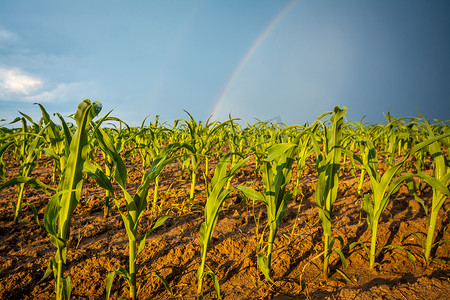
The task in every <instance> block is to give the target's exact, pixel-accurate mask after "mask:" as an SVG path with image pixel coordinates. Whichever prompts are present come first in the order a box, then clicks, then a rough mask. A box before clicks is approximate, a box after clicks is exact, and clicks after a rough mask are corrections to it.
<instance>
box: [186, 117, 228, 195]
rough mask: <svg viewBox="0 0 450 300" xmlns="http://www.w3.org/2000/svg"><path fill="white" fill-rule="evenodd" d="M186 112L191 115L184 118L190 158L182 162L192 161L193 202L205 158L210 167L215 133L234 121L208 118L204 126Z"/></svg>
mask: <svg viewBox="0 0 450 300" xmlns="http://www.w3.org/2000/svg"><path fill="white" fill-rule="evenodd" d="M186 113H187V114H188V115H189V121H187V120H184V119H183V120H182V121H183V122H184V124H185V125H186V127H187V129H188V133H189V135H188V140H187V141H185V143H184V145H183V147H184V148H185V149H186V152H187V157H188V158H187V160H185V161H184V162H182V164H184V165H186V163H190V169H188V171H189V175H190V178H191V188H190V192H189V200H190V201H191V203H192V201H193V200H194V191H195V181H196V178H197V173H198V170H199V167H200V165H201V162H202V160H203V159H205V160H206V161H205V163H206V169H207V168H208V155H209V152H210V151H211V149H212V148H213V146H214V143H213V137H214V134H215V133H217V132H218V131H219V130H220V129H221V128H223V127H224V126H226V125H227V123H228V122H230V121H232V119H230V120H228V121H225V122H223V123H217V122H213V123H210V122H209V119H208V121H207V122H206V124H205V126H203V125H202V122H201V121H200V122H198V123H197V122H196V121H195V120H194V118H193V117H192V115H191V114H189V113H188V112H187V111H186ZM206 173H207V172H206Z"/></svg>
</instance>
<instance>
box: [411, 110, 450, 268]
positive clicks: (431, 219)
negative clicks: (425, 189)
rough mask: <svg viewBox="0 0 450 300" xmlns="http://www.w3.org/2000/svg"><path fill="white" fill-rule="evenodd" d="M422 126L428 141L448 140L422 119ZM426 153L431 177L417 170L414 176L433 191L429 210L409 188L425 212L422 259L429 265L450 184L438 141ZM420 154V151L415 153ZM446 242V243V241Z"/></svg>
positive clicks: (448, 169) (448, 172)
mask: <svg viewBox="0 0 450 300" xmlns="http://www.w3.org/2000/svg"><path fill="white" fill-rule="evenodd" d="M421 117H422V119H423V122H424V123H423V124H424V127H425V130H426V133H427V136H428V140H432V139H436V138H438V139H441V138H448V136H450V134H448V133H447V134H446V135H443V136H438V137H436V134H435V132H434V131H433V128H432V126H431V125H430V123H429V122H428V121H427V120H426V119H425V118H424V117H423V116H421ZM426 149H427V150H428V152H429V153H430V156H431V159H432V161H433V176H432V177H431V176H428V175H426V174H425V173H423V172H421V170H418V172H417V174H415V176H417V177H420V178H422V179H423V180H425V181H426V182H427V183H428V184H429V185H430V186H431V187H432V189H433V198H432V203H431V210H429V208H428V207H427V206H426V204H425V202H424V201H423V200H422V199H420V198H419V197H417V195H416V193H415V191H414V189H413V188H411V187H410V191H412V193H413V194H414V196H415V198H416V200H418V201H419V203H420V204H421V205H422V207H423V208H424V210H425V213H426V215H427V220H428V232H427V238H426V242H425V248H424V258H425V262H426V263H427V264H429V262H430V254H431V249H432V248H433V247H434V246H435V245H436V244H439V243H440V242H437V243H433V242H434V234H435V228H436V223H437V218H438V213H439V210H440V209H441V207H442V205H443V204H444V202H445V200H447V199H448V197H449V196H450V194H449V190H448V188H447V187H448V185H449V183H450V167H449V164H448V158H447V157H445V154H444V151H443V149H442V148H441V145H440V142H439V140H436V141H434V142H433V143H431V144H430V145H429V146H428V147H427V148H426ZM417 152H418V153H420V151H417ZM447 242H448V241H447Z"/></svg>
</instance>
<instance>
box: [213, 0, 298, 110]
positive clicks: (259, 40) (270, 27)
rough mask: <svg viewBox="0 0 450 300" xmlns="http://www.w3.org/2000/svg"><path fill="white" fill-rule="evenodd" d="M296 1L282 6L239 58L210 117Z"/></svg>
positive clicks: (221, 104) (219, 107)
mask: <svg viewBox="0 0 450 300" xmlns="http://www.w3.org/2000/svg"><path fill="white" fill-rule="evenodd" d="M297 2H299V0H292V1H291V2H289V3H288V4H287V5H286V6H285V7H283V9H282V10H281V11H280V12H279V13H278V14H277V15H276V17H275V18H274V19H273V20H272V21H271V22H270V23H269V25H267V26H266V28H265V29H264V30H263V32H262V33H261V34H260V35H259V36H258V38H257V39H256V40H255V42H254V43H253V44H252V46H251V47H250V49H249V50H248V51H247V53H246V54H245V55H244V57H243V58H242V59H241V61H240V62H239V64H238V65H237V67H236V68H235V69H234V71H233V73H232V74H231V77H230V79H229V80H228V83H227V85H226V86H225V88H224V89H223V91H222V93H221V94H220V96H219V98H218V99H217V101H216V105H215V106H214V109H213V112H212V113H211V115H212V119H215V118H216V116H217V114H218V113H219V112H220V109H221V108H222V106H223V104H224V101H225V99H226V96H227V94H228V92H229V91H230V89H231V87H232V86H233V84H234V82H235V81H236V79H237V77H238V76H239V74H240V73H241V71H242V69H243V68H244V66H245V64H246V63H247V62H248V60H249V59H250V58H251V57H252V56H253V54H254V53H255V52H256V50H257V49H258V48H259V46H261V44H262V42H263V41H264V40H265V39H266V37H267V36H268V35H269V34H270V32H272V30H273V29H274V28H275V26H276V25H277V24H278V23H279V22H280V21H281V20H282V19H283V18H284V17H285V16H286V14H287V13H288V12H289V11H290V10H291V9H292V8H293V7H294V6H295V5H296V4H297Z"/></svg>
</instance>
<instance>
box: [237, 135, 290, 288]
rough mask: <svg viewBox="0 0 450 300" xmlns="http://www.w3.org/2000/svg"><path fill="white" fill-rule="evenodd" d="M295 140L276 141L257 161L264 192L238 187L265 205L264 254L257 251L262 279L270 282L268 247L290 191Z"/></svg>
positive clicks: (271, 245)
mask: <svg viewBox="0 0 450 300" xmlns="http://www.w3.org/2000/svg"><path fill="white" fill-rule="evenodd" d="M296 146H297V143H280V144H275V145H272V146H270V147H269V148H268V149H267V153H268V155H267V157H266V158H265V159H264V160H262V161H261V162H260V169H261V172H262V174H263V175H262V176H263V185H264V193H260V192H257V191H255V190H253V189H251V188H249V187H245V186H239V187H238V188H237V189H238V190H239V191H241V192H242V193H243V194H244V195H245V196H246V197H247V198H249V199H253V200H258V201H261V202H263V203H264V204H265V205H266V208H267V222H268V226H269V229H270V231H269V238H268V241H267V251H266V253H265V254H258V259H257V260H258V267H259V269H260V270H261V272H262V273H263V274H264V276H265V278H266V280H268V281H270V282H273V281H272V279H271V278H270V270H271V266H272V250H273V244H274V243H275V238H276V236H277V231H278V227H279V226H280V224H281V221H282V219H283V216H284V212H285V210H286V207H287V203H288V201H289V199H291V196H292V193H291V192H289V191H286V185H287V184H288V183H289V182H290V179H291V174H292V164H293V162H294V157H295V148H296Z"/></svg>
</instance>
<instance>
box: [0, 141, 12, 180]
mask: <svg viewBox="0 0 450 300" xmlns="http://www.w3.org/2000/svg"><path fill="white" fill-rule="evenodd" d="M13 144H14V141H9V142H5V143H4V144H2V145H1V146H0V179H1V180H2V181H3V182H4V181H5V176H6V168H5V163H4V162H3V154H5V152H6V151H7V150H8V148H9V147H10V146H11V145H13Z"/></svg>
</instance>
